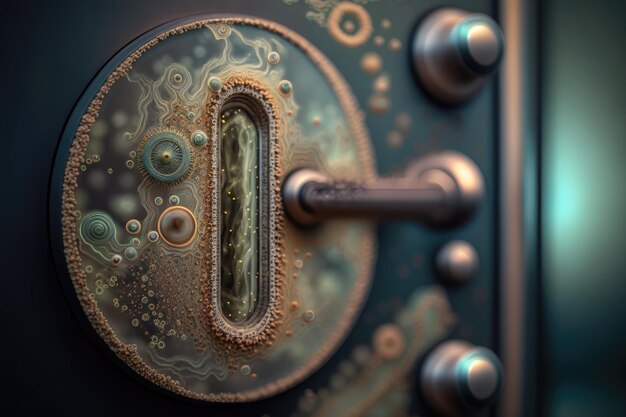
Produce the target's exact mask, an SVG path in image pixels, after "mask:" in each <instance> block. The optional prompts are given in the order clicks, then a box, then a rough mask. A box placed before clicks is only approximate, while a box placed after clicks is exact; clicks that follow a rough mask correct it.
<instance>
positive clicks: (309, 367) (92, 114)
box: [61, 17, 376, 402]
mask: <svg viewBox="0 0 626 417" xmlns="http://www.w3.org/2000/svg"><path fill="white" fill-rule="evenodd" d="M186 21H188V20H186ZM215 23H225V24H239V25H248V26H255V27H259V28H261V29H265V30H267V31H269V32H273V33H276V34H278V35H280V36H282V37H283V38H285V39H286V40H288V41H290V42H291V43H293V44H294V45H295V46H297V47H298V48H299V49H300V50H301V51H302V52H303V53H304V54H305V55H307V57H308V58H309V59H310V60H311V61H312V62H313V63H314V64H315V65H316V66H317V67H318V68H319V69H320V71H321V72H322V74H323V75H324V76H325V77H326V79H327V80H328V82H329V84H330V85H331V87H332V88H333V90H334V91H335V93H336V94H337V98H338V99H339V103H340V105H341V107H342V110H343V111H344V112H345V114H346V116H347V119H348V123H349V125H350V128H351V130H352V133H353V135H354V138H355V140H356V142H357V147H358V151H359V159H360V161H361V162H362V163H363V164H364V166H363V167H362V168H363V170H364V178H363V180H365V181H368V180H372V179H374V178H375V177H376V169H375V165H374V158H373V157H372V155H373V153H372V149H371V143H370V140H369V134H368V132H367V130H366V128H365V125H364V120H363V115H362V113H361V112H360V111H359V107H358V103H357V100H356V98H355V97H354V96H353V94H352V91H351V90H350V88H349V87H348V84H347V83H346V81H345V80H344V79H343V77H342V76H341V75H340V73H339V72H338V71H337V69H335V67H334V66H333V65H332V63H331V62H330V61H329V60H328V59H327V58H326V57H325V56H324V55H323V54H322V53H321V52H320V51H319V50H318V49H317V48H316V47H315V46H313V45H312V44H310V43H309V42H308V41H307V40H305V39H304V38H303V37H301V36H300V35H298V34H297V33H295V32H293V31H292V30H290V29H288V28H286V27H284V26H282V25H280V24H277V23H274V22H271V21H268V20H265V19H258V18H247V17H224V18H205V19H201V20H198V21H195V22H191V23H184V24H182V25H181V26H177V27H174V28H172V29H169V30H167V31H165V32H163V33H161V34H159V35H157V36H155V37H154V38H152V39H151V40H149V41H147V42H146V43H145V44H143V45H142V46H140V47H139V48H137V49H136V50H135V51H134V52H132V53H131V54H130V55H129V56H128V57H126V58H125V59H124V61H123V62H122V63H121V64H119V65H118V66H117V67H116V69H115V70H114V71H112V72H111V74H110V75H109V76H108V77H107V79H106V81H105V82H104V84H103V85H102V86H101V87H100V89H99V90H98V92H97V93H96V94H95V97H94V98H93V100H92V101H91V102H90V104H89V106H88V107H87V110H86V111H85V113H84V114H83V116H82V117H81V119H80V124H79V126H78V128H77V129H76V133H75V135H74V139H73V141H72V143H71V146H70V149H69V155H68V157H67V163H66V167H65V172H64V178H63V191H62V197H61V223H62V236H63V243H64V254H65V259H66V262H67V267H68V270H69V273H70V277H71V279H72V282H73V284H74V289H75V291H76V295H77V297H78V299H79V301H80V303H81V305H82V308H83V311H84V312H85V315H86V316H87V318H88V320H89V321H90V323H91V324H92V326H93V327H94V329H95V330H96V333H97V334H98V336H99V337H100V338H101V339H103V340H104V341H105V342H106V343H107V345H108V346H109V347H110V348H111V350H112V351H113V352H114V353H115V354H116V355H117V356H118V357H119V358H120V359H121V360H122V361H123V362H125V363H126V364H127V365H128V366H129V367H131V368H132V369H133V370H134V371H135V372H137V373H138V374H139V375H141V376H143V377H144V378H146V379H147V380H149V381H151V382H152V383H154V384H155V385H157V386H159V387H161V388H165V389H167V390H170V391H172V392H175V393H177V394H180V395H182V396H185V397H188V398H192V399H195V400H201V401H212V402H245V401H254V400H258V399H262V398H265V397H269V396H271V395H274V394H277V393H279V392H282V391H284V390H286V389H288V388H289V387H291V386H293V385H295V384H296V383H298V382H300V381H301V380H303V379H304V378H305V377H306V376H308V375H309V374H310V373H311V372H313V371H314V370H316V369H317V368H319V367H320V366H321V365H322V364H323V363H324V362H325V361H326V360H327V359H328V357H329V356H330V354H331V353H332V352H333V351H334V350H335V349H336V348H337V347H338V345H339V343H340V342H341V341H342V340H343V339H344V338H345V337H346V336H347V332H348V329H349V327H350V325H351V324H352V323H353V321H354V320H355V318H356V315H357V313H358V312H359V311H360V310H361V307H362V304H363V302H364V300H365V297H366V295H367V290H368V289H369V284H370V280H371V275H372V267H373V262H374V256H375V242H374V235H373V230H370V233H369V236H367V237H366V238H364V239H362V240H361V243H362V246H363V251H362V262H360V263H359V271H358V273H357V276H358V280H357V282H356V283H355V285H354V289H353V291H352V297H351V298H350V300H348V303H347V306H346V309H345V312H344V315H343V318H342V319H341V320H340V322H339V323H338V324H337V326H336V327H335V329H334V331H333V333H332V334H331V335H330V336H329V338H328V340H327V341H326V343H325V344H324V346H322V348H321V349H320V350H318V352H317V354H316V355H315V356H314V357H312V358H311V359H310V360H309V361H308V362H306V363H304V364H303V365H302V366H301V367H300V368H298V369H297V370H296V371H294V372H293V373H292V374H290V375H289V376H288V377H284V378H281V379H280V380H278V381H276V382H274V383H271V384H267V385H265V386H263V387H261V388H259V389H256V390H252V391H246V392H240V393H221V394H211V393H209V394H206V393H198V392H193V391H190V390H187V389H185V388H184V387H182V386H181V385H180V383H179V382H178V381H176V380H175V379H173V378H172V377H169V376H166V375H163V374H161V373H159V372H158V371H156V370H155V369H154V368H152V367H150V366H149V365H148V364H147V363H146V362H145V361H144V360H143V359H142V358H141V357H140V356H139V354H138V353H137V349H136V347H132V345H126V344H124V343H123V342H122V341H120V340H119V339H118V338H117V336H116V335H115V332H114V331H113V329H112V328H111V326H110V325H109V324H108V322H107V320H106V318H105V317H104V315H103V314H102V312H101V311H100V310H99V309H98V307H97V303H96V301H95V300H94V299H92V298H91V297H90V293H89V289H88V287H87V284H86V276H85V273H84V271H83V269H82V267H81V266H82V262H81V258H80V251H79V247H78V241H77V236H76V228H77V217H76V213H75V210H76V201H75V198H74V194H75V190H76V188H77V185H78V181H77V178H78V175H79V174H80V165H81V163H82V162H83V160H84V154H85V152H86V148H87V144H88V142H89V132H90V129H91V126H92V124H93V123H94V122H95V120H96V119H97V117H98V115H99V111H100V107H101V106H102V102H103V100H104V97H105V96H106V95H107V94H108V92H109V91H110V89H111V87H112V86H113V85H114V84H115V82H117V80H118V79H120V78H121V77H122V76H124V75H125V74H126V73H127V72H128V71H129V70H130V69H131V68H132V64H133V63H134V62H135V61H136V60H137V59H138V58H139V57H140V56H141V55H142V54H143V53H145V52H146V51H147V50H149V49H150V48H152V47H153V46H155V45H156V44H158V43H159V42H161V41H163V40H165V39H167V38H169V37H170V36H173V35H178V34H181V33H185V32H187V31H190V30H195V29H199V28H201V27H206V26H207V25H209V24H215Z"/></svg>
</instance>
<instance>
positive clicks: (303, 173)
mask: <svg viewBox="0 0 626 417" xmlns="http://www.w3.org/2000/svg"><path fill="white" fill-rule="evenodd" d="M483 191H484V181H483V178H482V175H481V173H480V170H479V169H478V167H477V166H476V164H475V163H474V162H473V161H472V160H471V159H469V158H468V157H466V156H465V155H462V154H460V153H457V152H451V151H448V152H442V153H439V154H433V155H429V156H426V157H424V158H422V159H420V160H418V161H416V162H414V163H413V164H411V165H410V166H409V168H408V169H407V170H406V173H405V175H404V176H403V177H401V178H385V179H378V180H376V181H373V182H371V183H358V182H353V181H342V180H335V179H331V178H329V177H327V176H325V175H323V174H321V173H319V172H317V171H315V170H311V169H306V168H305V169H298V170H295V171H293V172H291V173H290V174H289V176H288V177H287V179H286V181H285V183H284V185H283V187H282V197H283V203H284V206H285V210H286V212H287V215H288V216H289V218H290V219H291V220H292V221H294V222H295V223H296V224H299V225H301V226H311V225H315V224H317V223H320V222H323V221H326V220H330V219H334V218H351V217H355V218H365V219H370V220H382V221H389V220H415V221H419V222H422V223H425V224H427V225H429V226H433V227H450V226H455V225H458V224H461V223H463V222H464V221H465V220H467V219H468V218H469V217H470V216H471V215H472V214H473V213H474V212H475V210H476V208H477V207H478V205H479V204H480V202H481V200H482V196H483Z"/></svg>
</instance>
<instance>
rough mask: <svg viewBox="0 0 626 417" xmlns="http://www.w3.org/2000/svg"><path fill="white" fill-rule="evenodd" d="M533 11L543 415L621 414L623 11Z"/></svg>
mask: <svg viewBox="0 0 626 417" xmlns="http://www.w3.org/2000/svg"><path fill="white" fill-rule="evenodd" d="M543 7H544V10H543V13H544V15H543V16H544V19H543V37H542V39H543V45H542V47H543V57H542V58H543V79H542V85H543V106H544V107H543V111H542V119H543V132H542V136H543V187H544V189H543V207H542V211H543V245H544V246H543V254H542V256H543V267H544V271H543V272H544V274H543V283H544V287H543V294H544V299H543V302H544V306H545V323H544V324H545V332H544V335H545V338H544V343H545V344H544V347H545V349H546V350H545V351H546V355H547V356H546V357H545V364H544V365H545V366H546V367H547V370H548V372H549V373H550V374H551V378H550V379H549V380H550V383H549V386H548V387H547V388H548V389H547V390H546V391H545V393H546V397H545V398H546V400H547V401H546V404H545V406H546V415H549V416H553V417H566V416H567V417H577V416H614V415H615V416H617V415H626V414H624V413H626V353H625V352H626V333H625V332H624V322H625V319H626V303H625V302H624V296H625V295H626V256H625V254H624V251H625V249H626V220H625V213H626V79H625V78H624V77H625V75H626V4H625V3H624V2H623V1H603V2H588V1H572V0H551V1H549V2H545V3H544V4H543ZM544 371H545V370H544Z"/></svg>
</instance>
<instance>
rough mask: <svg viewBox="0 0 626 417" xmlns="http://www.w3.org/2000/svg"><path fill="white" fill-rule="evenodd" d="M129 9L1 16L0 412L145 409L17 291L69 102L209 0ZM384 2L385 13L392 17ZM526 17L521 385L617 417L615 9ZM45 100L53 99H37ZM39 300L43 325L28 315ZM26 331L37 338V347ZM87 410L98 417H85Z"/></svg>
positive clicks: (608, 2)
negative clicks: (529, 150) (524, 367)
mask: <svg viewBox="0 0 626 417" xmlns="http://www.w3.org/2000/svg"><path fill="white" fill-rule="evenodd" d="M276 1H277V2H279V0H276ZM383 1H385V0H383ZM410 1H415V2H417V1H419V0H410ZM138 3H139V2H137V3H135V2H133V1H128V2H119V1H110V2H91V1H89V2H86V1H74V2H68V3H67V4H65V2H51V1H35V0H23V1H19V2H12V1H6V2H4V3H3V4H2V6H0V7H1V9H2V15H3V19H2V20H3V24H2V27H1V29H0V30H1V32H2V36H1V39H2V41H1V42H2V56H3V58H4V59H3V63H2V66H1V68H0V73H1V74H2V75H3V76H2V100H1V101H0V109H1V110H0V118H1V119H0V123H1V132H3V135H2V139H1V141H2V142H1V143H2V146H3V149H4V152H3V163H2V164H0V165H1V166H2V170H3V178H5V181H4V184H5V187H6V188H5V193H4V200H5V201H4V204H3V205H2V215H3V218H4V221H3V227H4V228H5V230H4V232H3V233H2V237H1V239H2V240H1V242H2V243H1V245H2V248H3V250H2V259H3V274H2V277H1V278H0V281H1V282H0V290H1V293H0V297H1V300H2V302H1V303H0V328H2V329H3V331H2V335H3V336H2V351H3V352H7V353H6V354H5V355H3V356H4V358H3V360H2V364H1V365H0V370H1V372H0V373H1V374H2V376H3V377H2V385H1V390H2V393H1V394H0V396H2V398H3V401H1V402H2V403H4V402H5V401H4V399H5V398H6V399H8V398H11V399H13V401H20V402H21V404H22V405H23V408H22V411H23V413H24V414H25V415H43V414H41V412H42V410H45V407H46V404H47V405H49V406H50V410H52V412H53V413H54V412H59V410H63V409H72V408H73V407H74V406H75V404H77V403H80V404H84V402H81V400H80V398H81V397H84V398H95V397H92V396H91V394H90V393H89V391H90V384H91V382H92V381H95V380H99V381H101V383H103V384H104V383H105V382H106V381H109V380H111V381H112V380H115V381H116V383H117V384H119V385H118V386H117V388H116V389H117V390H119V391H121V392H122V394H121V397H120V399H121V401H122V402H126V403H127V404H129V406H128V407H129V410H132V411H134V412H136V413H141V412H142V410H143V408H142V406H141V404H134V403H133V398H134V397H133V394H132V390H133V389H134V388H135V384H134V382H133V381H131V380H130V379H128V380H126V379H124V378H117V377H116V375H117V372H118V370H117V369H114V370H111V369H110V367H109V364H108V362H106V361H104V359H102V358H101V355H100V354H97V353H94V352H93V350H94V349H93V346H92V345H91V343H90V342H89V341H87V340H86V339H85V338H82V337H77V336H76V332H79V331H80V330H79V326H78V325H75V323H74V322H73V321H74V320H75V318H74V316H73V315H72V314H71V311H70V310H69V309H68V308H67V305H66V303H65V300H64V298H63V295H62V291H61V289H60V288H59V286H58V282H56V281H55V280H48V282H46V283H45V284H43V285H41V284H39V283H37V281H34V280H29V278H31V277H38V276H45V275H46V274H50V273H51V272H50V259H49V257H50V255H49V242H48V241H47V238H46V235H45V233H44V232H43V231H44V230H45V226H46V207H47V203H48V200H47V190H48V181H49V180H48V178H47V176H46V174H47V173H48V172H49V170H50V168H51V163H52V158H53V156H54V153H55V148H56V140H57V139H58V137H59V135H60V132H61V130H62V128H63V125H64V123H65V121H66V118H67V116H68V115H69V112H70V111H71V109H72V107H73V105H74V102H75V100H76V99H77V98H78V97H79V96H80V94H81V91H82V90H83V89H84V88H85V86H86V85H87V84H88V82H89V80H90V78H91V77H92V76H93V75H94V74H95V73H96V71H97V70H98V68H99V67H100V66H101V65H102V64H103V63H104V62H105V61H106V59H108V57H111V56H113V54H114V53H115V52H116V51H117V50H118V49H119V47H120V46H122V45H124V44H125V43H126V42H127V41H129V40H130V39H132V38H134V37H135V36H138V35H139V34H141V33H142V32H143V31H144V29H146V28H151V27H154V26H156V25H158V24H160V23H162V22H164V21H167V20H171V19H173V18H177V17H180V16H186V15H190V14H195V13H199V12H201V11H202V10H203V8H204V6H205V5H206V4H207V3H211V0H203V1H154V2H153V3H152V4H151V6H150V8H148V9H146V8H143V9H142V7H139V6H138ZM225 3H226V2H225ZM388 3H389V7H395V5H396V4H399V3H401V2H397V1H395V0H389V1H388ZM457 3H458V2H457ZM461 3H462V2H461ZM441 4H442V5H443V4H445V3H444V2H441ZM530 4H532V7H530V10H532V12H533V13H534V16H533V18H532V19H531V20H532V21H533V25H534V29H535V31H534V33H529V34H528V35H529V37H531V38H532V39H534V40H535V46H536V51H535V52H536V57H537V58H538V60H537V69H538V72H537V80H536V81H537V83H536V84H537V97H538V99H537V100H536V106H537V108H536V117H537V118H538V120H539V132H538V133H539V134H538V136H539V141H538V143H539V145H538V158H539V161H540V163H539V165H540V170H539V181H538V184H539V190H538V195H539V198H538V205H539V212H540V213H539V219H536V221H538V222H539V228H538V230H539V240H538V245H539V247H538V248H537V252H538V266H537V270H538V271H539V275H538V276H537V277H534V278H537V282H536V287H534V292H533V294H534V295H535V296H536V303H535V304H533V306H532V309H533V311H532V312H529V315H532V316H533V317H536V321H534V322H533V323H534V324H536V327H533V329H532V331H533V334H534V336H535V337H536V340H535V341H533V344H534V346H536V348H537V353H538V356H537V361H536V364H537V368H536V370H535V374H536V377H535V378H533V379H532V380H530V381H528V383H529V384H531V385H532V386H533V388H532V389H533V392H535V393H536V398H534V399H533V400H532V401H533V405H532V409H533V410H536V415H540V416H546V417H579V416H581V417H582V416H616V417H617V416H623V415H626V2H625V1H624V0H602V1H584V0H536V1H531V2H529V5H530ZM281 5H282V2H281ZM229 7H230V8H231V9H233V8H235V7H240V8H242V9H245V1H233V2H230V3H229ZM124 8H127V10H128V15H129V16H133V17H134V18H136V17H138V16H142V19H143V23H142V25H140V27H138V28H135V26H134V24H135V22H134V21H133V20H130V19H127V20H119V21H117V23H116V25H115V26H113V27H108V28H107V27H106V25H110V24H111V21H110V20H106V19H104V18H102V19H100V18H99V16H103V15H105V14H106V13H113V12H111V10H117V11H119V10H122V9H124ZM494 8H495V9H497V2H494ZM276 13H279V12H276ZM118 15H121V12H119V13H118ZM168 16H171V19H170V18H168ZM144 26H145V27H144ZM92 30H93V31H96V32H97V33H101V32H107V33H110V37H108V38H102V37H100V38H95V37H93V36H90V33H91V31H92ZM83 34H84V36H83ZM70 41H71V46H72V47H70V48H68V47H67V46H68V45H67V43H68V42H70ZM91 50H96V51H97V53H96V52H88V51H91ZM75 65H76V66H78V69H76V67H75ZM71 68H74V69H75V70H70V69H71ZM51 86H54V91H55V92H57V93H58V94H59V95H58V96H52V95H50V94H47V92H48V91H52V90H53V88H52V87H51ZM531 139H532V138H531ZM533 140H534V139H533ZM35 145H36V146H35ZM32 167H38V168H37V169H32ZM44 298H45V299H47V300H48V301H47V302H48V304H47V305H46V310H44V311H41V310H39V311H38V312H37V313H33V310H36V309H37V308H39V307H40V306H38V304H37V302H38V300H41V299H44ZM52 310H54V311H55V312H56V313H55V314H51V313H50V312H51V311H52ZM67 323H72V325H69V327H68V324H67ZM534 324H533V325H534ZM39 328H43V329H46V330H45V331H44V332H43V334H44V336H41V335H40V333H39V332H38V331H37V330H36V329H39ZM24 329H27V330H24ZM28 329H32V330H28ZM14 335H17V336H18V337H17V338H14ZM55 338H66V339H67V340H72V344H73V346H75V349H76V350H75V351H73V353H72V355H73V360H74V362H73V364H72V365H71V366H72V367H73V368H76V369H75V371H74V372H76V374H75V375H76V376H77V377H79V378H81V379H80V380H81V381H83V382H81V383H78V384H72V385H69V386H70V387H71V392H70V391H68V392H63V390H62V389H56V388H55V387H54V381H53V380H51V379H49V378H48V377H49V376H50V375H62V374H63V373H64V370H65V369H66V367H67V366H68V364H67V363H64V362H62V361H57V356H56V352H55V350H54V349H55V348H51V349H48V348H47V346H48V345H55V343H54V339H55ZM56 349H58V346H57V347H56ZM24 352H26V353H27V355H26V354H25V353H24ZM40 371H42V372H40ZM114 375H115V376H114ZM102 381H104V382H102ZM120 381H121V382H120ZM29 392H38V393H39V394H38V397H37V398H40V399H41V398H45V402H46V404H43V405H33V404H29V394H28V393H29ZM46 392H48V393H49V394H46ZM100 400H101V401H103V402H104V403H106V402H107V401H108V400H107V399H106V398H102V399H100ZM85 401H86V400H85ZM158 401H161V400H160V399H159V400H157V403H158ZM162 401H163V402H162V403H160V404H157V403H155V405H154V407H155V408H156V407H157V405H160V406H163V407H165V406H166V405H167V406H169V405H172V404H176V406H179V403H178V402H175V401H174V400H172V399H170V398H167V399H164V400H162ZM6 402H7V403H8V401H6ZM92 407H93V410H92V411H94V412H95V413H96V414H97V412H96V411H97V409H98V405H97V404H95V403H94V404H93V405H92ZM180 407H181V412H183V413H184V412H185V411H191V410H192V406H191V405H189V404H186V403H183V405H180ZM0 409H1V406H0ZM105 409H106V407H105ZM29 410H30V411H29ZM87 414H89V413H87ZM7 415H9V414H7Z"/></svg>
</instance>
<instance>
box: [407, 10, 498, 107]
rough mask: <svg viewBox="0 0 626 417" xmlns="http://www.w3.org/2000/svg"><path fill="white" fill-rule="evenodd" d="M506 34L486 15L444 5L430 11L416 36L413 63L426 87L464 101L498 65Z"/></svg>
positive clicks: (451, 100) (442, 98)
mask: <svg viewBox="0 0 626 417" xmlns="http://www.w3.org/2000/svg"><path fill="white" fill-rule="evenodd" d="M503 51H504V36H503V35H502V31H501V30H500V28H499V27H498V25H497V24H496V22H495V21H494V20H493V19H492V18H490V17H489V16H487V15H484V14H480V13H469V12H467V11H465V10H461V9H455V8H443V9H439V10H436V11H434V12H432V13H431V14H429V15H427V16H426V17H425V18H424V20H423V21H422V23H421V24H420V26H419V27H418V29H417V32H416V33H415V36H414V41H413V65H414V68H415V72H416V74H417V76H418V78H419V80H420V82H421V84H422V86H423V87H424V89H425V90H426V91H427V92H428V93H429V94H430V95H431V96H432V97H433V98H435V99H436V100H438V101H440V102H442V103H446V104H459V103H462V102H464V101H466V100H468V99H470V98H471V97H473V96H474V95H475V94H477V93H478V92H479V91H480V89H481V88H482V87H483V86H484V84H485V82H486V81H487V80H488V78H489V75H490V74H492V73H493V72H494V71H495V69H496V68H497V67H498V64H499V63H500V60H501V59H502V54H503Z"/></svg>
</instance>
